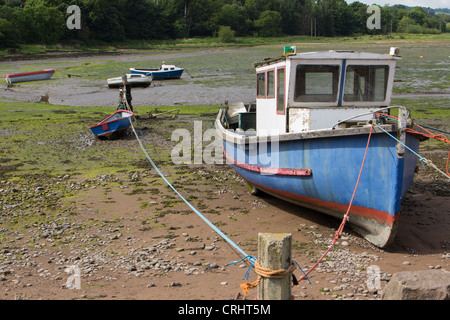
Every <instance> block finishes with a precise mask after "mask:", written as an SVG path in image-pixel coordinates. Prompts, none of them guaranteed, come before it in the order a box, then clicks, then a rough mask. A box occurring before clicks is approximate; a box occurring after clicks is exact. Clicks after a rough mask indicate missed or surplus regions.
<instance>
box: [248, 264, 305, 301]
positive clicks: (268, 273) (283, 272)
mask: <svg viewBox="0 0 450 320" xmlns="http://www.w3.org/2000/svg"><path fill="white" fill-rule="evenodd" d="M296 268H297V266H296V264H295V263H294V262H292V263H291V265H290V266H289V268H287V269H279V270H272V269H269V268H264V267H262V266H261V265H260V264H259V262H258V261H256V262H255V272H256V274H258V279H256V281H254V282H246V283H242V284H241V285H240V287H241V289H242V290H243V291H244V294H248V293H249V289H253V288H255V287H256V286H258V284H259V283H260V282H261V280H262V278H267V279H283V278H286V277H288V276H290V275H291V274H292V273H294V271H295V269H296Z"/></svg>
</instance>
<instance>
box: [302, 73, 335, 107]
mask: <svg viewBox="0 0 450 320" xmlns="http://www.w3.org/2000/svg"><path fill="white" fill-rule="evenodd" d="M338 87H339V66H331V65H330V66H326V65H325V66H324V65H298V66H297V72H296V78H295V92H294V101H296V102H333V101H336V100H337V94H338Z"/></svg>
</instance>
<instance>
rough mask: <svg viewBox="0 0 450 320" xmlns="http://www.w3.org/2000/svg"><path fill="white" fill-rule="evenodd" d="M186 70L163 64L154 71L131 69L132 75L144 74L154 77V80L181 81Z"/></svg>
mask: <svg viewBox="0 0 450 320" xmlns="http://www.w3.org/2000/svg"><path fill="white" fill-rule="evenodd" d="M183 71H184V69H183V68H179V67H176V66H174V65H168V64H165V63H164V62H163V64H162V65H161V67H159V68H154V69H141V68H130V72H131V73H132V74H143V75H146V76H151V77H153V80H164V79H179V78H181V75H182V74H183Z"/></svg>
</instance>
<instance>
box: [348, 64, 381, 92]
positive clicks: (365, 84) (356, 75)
mask: <svg viewBox="0 0 450 320" xmlns="http://www.w3.org/2000/svg"><path fill="white" fill-rule="evenodd" d="M388 76H389V67H388V66H380V65H377V66H367V65H364V66H357V65H349V66H347V70H346V77H345V87H344V101H384V100H385V99H386V88H387V83H388Z"/></svg>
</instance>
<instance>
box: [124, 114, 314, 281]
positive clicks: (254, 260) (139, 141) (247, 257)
mask: <svg viewBox="0 0 450 320" xmlns="http://www.w3.org/2000/svg"><path fill="white" fill-rule="evenodd" d="M130 124H131V128H132V129H133V132H134V134H135V136H136V139H137V141H138V143H139V145H140V146H141V149H142V151H143V152H144V154H145V156H146V157H147V159H148V161H150V164H151V165H152V166H153V168H154V169H155V170H156V172H157V173H158V174H159V175H160V176H161V178H162V179H163V180H164V181H165V182H166V183H167V185H168V186H169V187H170V188H171V189H172V190H173V191H174V192H175V193H176V194H177V195H178V196H179V197H180V198H181V199H182V200H183V201H184V202H185V203H186V204H187V205H188V206H189V207H190V208H191V209H192V210H193V211H194V212H195V213H196V214H197V215H198V216H199V217H200V218H202V220H203V221H205V222H206V224H207V225H208V226H210V227H211V228H212V229H213V230H214V231H216V232H217V233H218V234H219V235H220V236H221V237H222V238H223V239H225V240H226V241H227V242H228V243H229V244H230V245H231V246H232V247H234V248H235V249H236V250H237V251H239V252H240V253H241V254H242V255H243V256H244V258H242V259H241V260H239V261H234V262H231V263H228V264H227V265H226V266H229V265H233V264H237V263H239V262H241V261H244V260H246V259H248V260H249V262H250V267H249V268H248V269H247V272H246V273H245V279H246V280H248V278H249V276H250V271H251V270H252V269H253V267H254V265H255V263H256V261H257V260H258V259H256V257H255V256H252V255H248V254H246V253H245V252H244V251H243V250H242V249H241V248H239V247H238V246H237V245H236V244H235V243H234V242H233V241H232V240H231V239H230V238H228V237H227V236H226V235H225V234H224V233H223V232H222V231H220V230H219V229H218V228H217V227H216V226H215V225H213V224H212V223H211V222H210V221H209V220H208V219H207V218H206V217H205V216H204V215H202V214H201V213H200V212H199V211H198V210H197V209H196V208H195V207H194V206H192V205H191V204H190V203H189V201H187V200H186V199H185V198H184V197H183V196H182V195H181V194H180V193H179V192H178V191H177V190H176V189H175V188H174V187H173V185H172V184H171V183H170V182H169V181H168V180H167V179H166V177H165V176H164V175H163V173H162V172H161V171H160V170H159V169H158V167H157V166H156V164H155V163H154V162H153V160H152V158H151V157H150V156H149V154H148V153H147V151H146V150H145V148H144V146H143V144H142V142H141V140H140V139H139V136H138V135H137V133H136V130H135V129H134V126H133V123H132V122H131V120H130ZM292 261H294V260H292ZM294 262H295V263H296V264H297V266H298V267H299V269H300V270H301V271H302V272H303V274H304V275H305V276H306V278H307V279H308V282H309V284H311V281H310V280H309V278H308V276H307V275H306V273H305V272H304V271H303V270H302V268H301V267H300V265H299V264H298V263H297V262H296V261H294Z"/></svg>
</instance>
